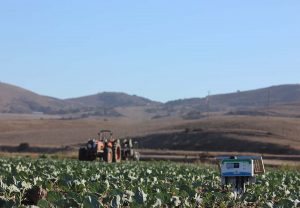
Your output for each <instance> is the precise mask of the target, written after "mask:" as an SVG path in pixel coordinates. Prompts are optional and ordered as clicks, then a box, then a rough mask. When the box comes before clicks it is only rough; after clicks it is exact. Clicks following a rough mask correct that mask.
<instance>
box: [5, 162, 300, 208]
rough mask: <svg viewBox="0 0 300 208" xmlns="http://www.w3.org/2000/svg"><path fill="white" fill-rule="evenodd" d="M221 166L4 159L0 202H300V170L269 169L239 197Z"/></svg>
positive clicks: (112, 204) (263, 204)
mask: <svg viewBox="0 0 300 208" xmlns="http://www.w3.org/2000/svg"><path fill="white" fill-rule="evenodd" d="M229 188H230V187H226V188H225V189H223V188H222V187H221V186H220V177H219V173H218V170H217V168H216V167H214V166H203V165H196V164H193V165H188V164H180V163H170V162H168V163H166V162H131V163H129V162H124V163H121V164H103V163H100V162H79V161H76V160H49V159H28V158H21V159H20V158H1V159H0V207H12V206H16V207H22V206H26V205H38V206H39V207H116V208H117V207H166V206H167V207H299V205H300V204H299V202H300V201H299V200H300V199H299V196H300V173H299V172H298V171H295V170H269V171H267V173H266V174H265V175H264V176H261V177H259V178H258V184H257V185H255V186H249V187H247V193H246V194H244V195H243V196H242V197H241V198H238V199H236V200H235V199H234V197H233V196H232V194H231V193H230V191H228V190H229Z"/></svg>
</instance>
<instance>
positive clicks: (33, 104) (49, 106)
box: [0, 83, 80, 114]
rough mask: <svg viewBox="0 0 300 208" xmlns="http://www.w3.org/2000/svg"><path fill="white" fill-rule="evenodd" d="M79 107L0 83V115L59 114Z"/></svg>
mask: <svg viewBox="0 0 300 208" xmlns="http://www.w3.org/2000/svg"><path fill="white" fill-rule="evenodd" d="M79 107H80V106H79V105H78V104H75V103H71V102H66V101H63V100H60V99H56V98H52V97H47V96H42V95H38V94H36V93H34V92H31V91H29V90H26V89H23V88H20V87H17V86H13V85H10V84H5V83H0V112H1V113H34V112H43V113H46V114H55V113H56V114H60V113H65V112H67V111H71V110H72V109H73V110H74V109H77V108H79Z"/></svg>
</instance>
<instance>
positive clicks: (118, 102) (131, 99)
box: [67, 92, 159, 108]
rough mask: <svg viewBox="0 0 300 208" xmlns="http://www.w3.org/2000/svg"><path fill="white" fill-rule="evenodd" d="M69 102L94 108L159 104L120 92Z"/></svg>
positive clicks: (75, 99) (80, 98)
mask: <svg viewBox="0 0 300 208" xmlns="http://www.w3.org/2000/svg"><path fill="white" fill-rule="evenodd" d="M67 101H72V102H74V103H78V104H81V105H84V106H87V107H93V108H95V107H97V108H99V107H103V108H116V107H133V106H147V105H156V104H159V103H158V102H154V101H151V100H149V99H146V98H143V97H139V96H136V95H128V94H126V93H119V92H103V93H98V94H95V95H89V96H84V97H79V98H73V99H68V100H67Z"/></svg>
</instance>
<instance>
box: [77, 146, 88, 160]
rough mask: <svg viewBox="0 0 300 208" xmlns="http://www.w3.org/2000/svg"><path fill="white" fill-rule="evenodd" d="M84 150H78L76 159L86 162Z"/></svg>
mask: <svg viewBox="0 0 300 208" xmlns="http://www.w3.org/2000/svg"><path fill="white" fill-rule="evenodd" d="M86 156H87V155H86V149H85V148H80V149H79V154H78V159H79V160H80V161H86V160H87V158H86Z"/></svg>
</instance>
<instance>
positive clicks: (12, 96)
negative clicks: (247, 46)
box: [0, 83, 300, 120]
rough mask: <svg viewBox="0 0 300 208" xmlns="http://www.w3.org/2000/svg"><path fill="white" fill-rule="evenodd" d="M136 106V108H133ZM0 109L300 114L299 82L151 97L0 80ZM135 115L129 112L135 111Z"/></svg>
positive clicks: (187, 114) (150, 115)
mask: <svg viewBox="0 0 300 208" xmlns="http://www.w3.org/2000/svg"><path fill="white" fill-rule="evenodd" d="M134 109H136V110H134ZM0 112H1V113H17V114H18V113H34V112H42V113H44V114H57V115H72V116H74V115H75V117H76V116H77V117H79V118H80V117H81V116H82V115H83V117H87V116H109V117H118V116H122V115H123V116H125V117H126V116H129V117H132V118H137V117H145V118H147V119H149V118H152V119H159V118H163V117H181V118H184V119H187V120H189V119H200V118H203V117H206V115H207V112H210V113H212V114H214V113H217V114H218V115H220V114H222V115H250V116H283V117H300V85H299V84H290V85H279V86H272V87H268V88H263V89H257V90H250V91H243V92H241V91H238V92H235V93H228V94H220V95H212V96H209V97H205V98H191V99H180V100H174V101H170V102H167V103H160V102H156V101H152V100H149V99H146V98H143V97H139V96H136V95H128V94H126V93H117V92H103V93H98V94H94V95H89V96H84V97H79V98H71V99H65V100H62V99H57V98H53V97H47V96H43V95H39V94H36V93H34V92H31V91H28V90H26V89H23V88H20V87H17V86H13V85H9V84H4V83H0ZM135 113H136V115H133V114H135Z"/></svg>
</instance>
